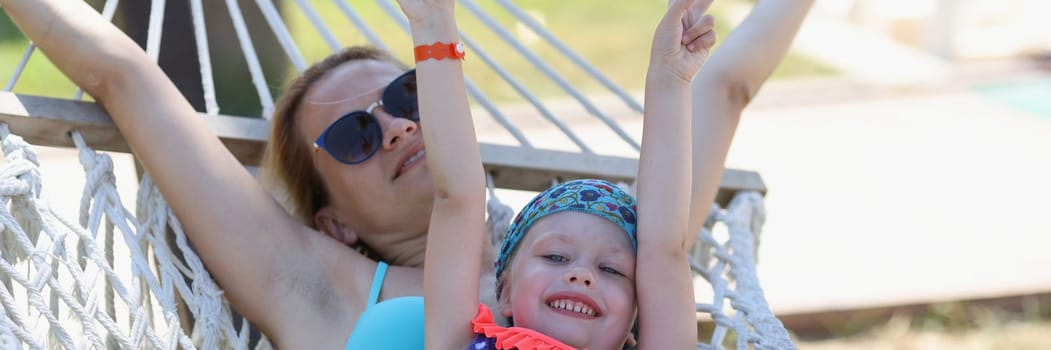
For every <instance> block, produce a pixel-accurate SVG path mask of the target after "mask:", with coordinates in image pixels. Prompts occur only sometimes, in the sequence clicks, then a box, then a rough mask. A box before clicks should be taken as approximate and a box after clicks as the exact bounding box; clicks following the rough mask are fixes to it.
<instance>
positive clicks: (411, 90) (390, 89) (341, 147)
mask: <svg viewBox="0 0 1051 350" xmlns="http://www.w3.org/2000/svg"><path fill="white" fill-rule="evenodd" d="M376 107H383V110H384V111H386V112H387V113H388V114H390V115H392V116H395V117H398V118H405V119H408V120H411V121H414V122H418V121H420V104H419V100H417V99H416V70H415V69H413V70H410V71H408V72H405V73H404V74H402V75H400V76H398V77H397V78H395V79H394V80H393V81H391V83H390V85H387V88H386V89H384V90H383V95H382V96H380V100H379V101H376V102H373V103H372V104H370V105H369V107H368V108H366V109H365V110H357V111H353V112H350V113H347V114H346V115H344V116H342V117H339V119H336V121H334V122H332V124H329V126H328V127H327V128H325V131H322V132H321V136H318V138H317V140H316V141H314V157H315V159H316V158H317V150H318V149H319V148H320V149H323V150H325V152H328V154H329V155H331V156H332V158H336V160H338V161H340V162H342V163H345V164H358V163H361V162H364V161H366V160H369V158H372V155H374V154H376V151H379V149H380V145H381V144H383V129H382V128H380V124H379V121H378V120H377V119H376V116H374V115H372V111H373V110H375V109H376Z"/></svg>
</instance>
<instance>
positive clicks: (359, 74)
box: [297, 60, 433, 259]
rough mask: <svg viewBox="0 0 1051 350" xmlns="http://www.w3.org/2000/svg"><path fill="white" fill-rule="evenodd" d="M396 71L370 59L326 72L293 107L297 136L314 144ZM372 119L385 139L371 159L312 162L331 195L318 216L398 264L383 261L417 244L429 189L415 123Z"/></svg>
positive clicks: (318, 158)
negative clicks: (329, 218) (325, 216)
mask: <svg viewBox="0 0 1051 350" xmlns="http://www.w3.org/2000/svg"><path fill="white" fill-rule="evenodd" d="M401 73H403V71H402V70H401V69H399V68H398V67H396V66H394V65H392V64H390V63H386V62H381V61H375V60H356V61H350V62H347V63H344V64H342V65H340V66H338V67H336V68H334V69H332V70H331V71H329V72H328V73H326V74H325V75H324V76H323V77H322V78H321V79H319V80H318V81H317V82H315V83H314V85H313V86H311V87H310V89H309V90H308V91H307V93H306V94H305V95H304V97H303V100H302V101H301V103H300V105H299V110H298V115H297V117H298V118H300V121H301V122H300V123H299V125H300V130H299V132H300V133H301V136H303V137H302V138H303V139H304V140H305V142H310V143H313V142H314V140H316V139H317V138H318V136H319V135H321V133H322V132H323V131H324V130H325V129H326V128H327V127H328V126H329V125H330V124H332V122H334V121H336V120H337V119H339V118H340V117H342V116H344V115H346V114H348V113H350V112H352V111H358V110H365V109H366V108H368V107H369V105H370V104H372V103H373V102H376V101H377V100H379V98H380V96H381V94H382V93H383V90H384V88H386V87H387V85H388V84H390V82H391V80H393V79H394V78H396V77H398V76H399V75H400V74H401ZM372 115H373V116H374V117H375V118H376V121H377V122H378V124H379V126H380V128H381V129H382V135H383V137H382V143H381V144H380V146H379V149H378V150H377V151H376V153H375V154H373V155H372V157H370V158H368V159H367V160H365V161H364V162H361V163H358V164H345V163H342V162H340V161H338V160H336V159H335V158H333V157H332V156H331V155H330V154H328V153H327V152H325V151H324V150H320V149H318V150H317V151H316V152H314V155H313V157H315V159H314V164H315V167H316V168H317V170H318V172H319V173H320V174H321V178H322V180H323V181H324V183H325V185H326V186H327V188H328V190H329V193H330V203H329V204H328V205H327V206H326V208H322V211H325V212H326V213H333V214H331V215H334V216H335V217H334V218H333V219H335V220H336V221H338V222H339V223H340V224H342V225H345V226H346V227H347V228H348V229H350V230H352V231H353V233H354V234H355V235H356V237H357V238H358V239H360V240H362V241H364V242H365V243H366V244H368V245H369V246H370V247H372V248H373V249H375V250H377V251H378V252H379V253H380V254H381V255H383V256H384V257H389V258H391V259H396V258H394V257H390V256H389V255H390V254H392V253H393V252H391V250H394V251H402V250H405V249H404V248H402V247H398V246H397V244H399V243H404V242H412V241H423V239H424V235H425V233H426V231H427V224H428V221H429V219H430V214H431V201H432V198H433V187H432V184H431V178H430V174H429V172H428V170H427V159H426V154H425V152H424V148H423V137H422V134H421V133H420V126H419V124H418V123H416V122H413V121H411V120H409V119H404V118H396V117H394V116H391V115H390V114H388V113H387V112H386V110H384V109H383V107H378V108H375V109H374V110H372ZM335 142H338V140H335ZM424 242H425V241H424ZM420 249H421V250H420V252H422V247H420ZM395 255H396V254H395ZM419 255H420V256H421V259H422V254H419Z"/></svg>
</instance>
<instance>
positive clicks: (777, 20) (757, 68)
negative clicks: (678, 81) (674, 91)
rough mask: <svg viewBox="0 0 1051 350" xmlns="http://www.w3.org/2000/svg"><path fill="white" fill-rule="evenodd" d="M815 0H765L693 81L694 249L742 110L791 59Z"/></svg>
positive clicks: (692, 217) (691, 243) (690, 242)
mask: <svg viewBox="0 0 1051 350" xmlns="http://www.w3.org/2000/svg"><path fill="white" fill-rule="evenodd" d="M812 3H813V0H759V1H758V2H757V3H756V5H755V8H753V9H752V12H751V13H750V14H749V15H748V17H747V18H745V20H744V22H742V23H741V25H739V26H738V27H737V28H736V29H735V30H734V31H733V32H732V33H730V36H729V37H728V38H726V40H724V41H723V43H722V45H721V46H719V49H718V50H716V51H715V53H714V54H712V58H711V59H710V60H708V63H706V64H705V66H704V69H703V70H701V72H700V74H698V76H697V79H696V80H694V82H693V104H694V105H695V106H703V107H702V108H695V109H694V110H693V150H694V152H693V193H692V194H691V196H690V198H691V200H690V233H691V234H690V236H689V237H688V238H687V242H686V243H687V246H688V247H689V246H693V243H694V241H695V240H696V239H697V233H698V232H700V230H701V226H703V225H704V220H705V219H706V218H707V217H708V211H709V210H710V209H711V207H712V201H714V200H715V194H716V192H718V190H719V181H720V179H721V178H722V174H723V170H724V168H725V163H726V153H727V152H728V151H729V150H730V142H731V141H732V140H733V135H734V131H735V130H737V122H738V121H739V120H740V117H741V110H743V109H744V107H745V106H747V105H748V103H749V102H750V101H751V100H752V97H753V96H755V94H756V92H758V91H759V87H761V86H762V85H763V82H765V81H766V78H767V77H769V76H770V74H772V73H773V72H774V68H777V65H778V64H779V63H781V59H783V58H784V57H785V54H786V53H787V52H788V48H789V46H790V45H791V44H792V39H793V38H794V37H795V35H796V32H798V31H799V26H800V24H801V23H803V18H805V17H806V14H807V11H808V10H809V9H810V5H811V4H812Z"/></svg>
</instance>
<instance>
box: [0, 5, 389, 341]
mask: <svg viewBox="0 0 1051 350" xmlns="http://www.w3.org/2000/svg"><path fill="white" fill-rule="evenodd" d="M0 4H2V5H3V10H4V11H6V12H7V13H8V14H9V15H10V17H11V18H12V19H13V20H14V22H15V23H16V24H17V25H18V26H19V28H21V30H22V31H23V32H24V33H25V34H26V36H27V37H29V38H30V39H31V40H33V41H34V42H35V44H36V45H37V47H38V48H39V49H40V50H42V51H43V52H44V54H45V55H47V57H48V58H49V59H50V60H51V61H52V62H53V63H54V64H55V65H56V66H57V67H58V68H59V69H60V70H61V71H62V72H63V73H65V74H66V76H68V77H69V78H70V79H72V80H73V82H74V83H76V84H77V85H78V86H80V87H81V88H83V89H84V91H85V92H87V93H88V94H90V95H92V96H93V97H94V98H95V99H96V100H97V101H98V103H99V104H100V105H101V106H102V107H103V108H104V109H105V110H106V111H107V112H108V113H109V115H110V116H111V117H112V118H113V121H114V122H115V123H116V125H117V126H118V128H119V129H120V131H121V133H122V134H123V136H124V138H125V140H126V141H127V142H128V144H129V145H130V146H131V148H132V150H133V151H134V152H135V154H136V156H137V157H138V158H139V160H140V161H141V162H142V164H143V166H144V167H145V168H146V170H147V171H149V173H150V174H151V176H152V177H153V179H154V182H155V183H156V184H157V186H158V188H159V189H160V190H161V192H162V193H163V194H164V196H165V198H166V199H167V200H168V202H169V203H170V205H171V207H172V209H173V210H174V211H175V213H176V215H177V216H178V217H179V218H180V219H181V221H182V224H183V226H184V227H185V228H186V232H187V234H188V235H189V236H190V238H191V240H192V241H193V244H194V247H195V248H196V249H197V251H198V253H199V254H200V255H201V257H202V258H203V260H204V262H205V263H206V264H207V266H208V269H209V271H210V272H211V273H212V274H213V275H214V276H215V278H216V280H217V281H218V282H219V284H220V285H221V286H222V287H223V288H224V289H225V290H226V293H227V296H228V297H229V299H230V300H231V301H232V302H233V303H234V305H235V306H236V307H237V309H238V311H239V312H240V313H242V314H243V315H245V316H246V317H248V318H249V319H251V320H252V321H253V322H255V323H257V324H259V325H260V326H261V327H262V328H263V329H264V330H268V331H270V332H271V333H270V335H271V337H279V336H281V334H274V333H273V332H275V331H277V330H283V329H285V328H284V327H276V324H275V323H277V322H295V321H297V320H295V319H292V318H293V317H291V316H287V317H286V316H282V315H295V314H303V312H302V311H299V312H298V313H295V312H288V311H292V310H301V309H304V308H306V309H308V310H312V309H311V308H317V307H318V305H320V303H321V301H317V300H310V299H308V298H302V297H301V296H299V295H295V294H294V293H291V292H292V291H293V288H295V286H293V282H298V283H304V284H309V283H322V286H321V287H317V288H324V287H323V286H324V285H325V284H324V283H327V282H326V280H325V279H324V278H322V276H321V273H320V272H317V271H321V270H322V269H317V268H316V267H317V266H318V265H320V262H319V260H320V259H324V257H325V256H331V255H333V254H327V255H326V254H324V253H319V252H318V251H314V253H308V252H310V251H311V250H310V249H316V248H315V247H312V245H313V246H318V244H312V243H311V241H312V240H314V239H316V238H317V237H322V235H308V234H304V233H303V232H300V231H306V230H308V228H307V227H306V226H304V225H300V224H297V223H296V222H295V221H294V220H293V219H292V217H291V216H290V215H289V214H288V213H286V212H285V211H284V210H283V209H282V208H281V207H280V206H279V205H278V204H277V203H276V202H275V201H274V200H273V199H272V198H271V197H270V196H269V195H268V194H267V193H266V192H265V191H264V190H263V188H262V187H261V186H260V185H259V184H258V183H257V182H256V180H255V179H254V178H253V177H252V176H251V175H250V174H249V173H248V172H247V171H245V169H244V168H243V167H242V166H241V164H240V163H239V162H238V161H237V160H236V159H235V158H234V157H233V155H232V154H231V153H230V152H229V151H228V150H227V149H226V148H225V147H224V146H223V144H222V143H220V141H219V139H218V138H217V137H216V135H215V133H214V132H213V131H212V130H211V129H210V128H209V127H208V125H207V124H206V123H205V121H204V120H203V119H202V118H200V117H199V116H198V115H197V113H196V112H195V111H194V110H193V108H192V107H191V106H190V104H189V103H188V102H187V101H186V100H185V99H184V98H183V96H182V95H181V94H180V93H179V91H178V90H177V89H176V88H175V86H174V85H173V84H172V83H171V82H170V81H169V80H168V78H167V77H166V76H165V75H164V73H163V72H162V71H161V69H160V68H159V67H158V66H157V65H156V64H154V63H153V60H152V59H150V58H149V57H148V56H147V55H146V54H145V53H144V52H143V51H142V49H140V48H139V47H138V46H137V45H136V44H135V43H134V42H133V41H132V40H131V39H130V38H128V37H127V36H126V35H124V34H123V33H122V32H120V31H119V30H118V29H117V28H116V27H114V26H113V25H111V24H110V23H108V22H106V21H105V20H104V19H103V18H102V16H101V15H99V13H98V12H96V11H95V10H94V9H92V8H91V7H89V6H88V5H87V4H86V3H84V2H83V1H59V0H32V1H30V0H0ZM329 250H331V249H329ZM361 260H365V259H364V258H362V259H361ZM359 265H361V264H359ZM362 270H363V273H365V274H367V276H363V278H361V279H359V280H367V279H368V278H369V276H371V273H372V270H371V269H367V268H365V269H362ZM289 276H297V277H296V278H288V277H289ZM365 288H367V287H365ZM307 303H314V304H313V305H308V304H307Z"/></svg>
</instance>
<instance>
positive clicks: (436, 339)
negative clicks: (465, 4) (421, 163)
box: [399, 0, 485, 349]
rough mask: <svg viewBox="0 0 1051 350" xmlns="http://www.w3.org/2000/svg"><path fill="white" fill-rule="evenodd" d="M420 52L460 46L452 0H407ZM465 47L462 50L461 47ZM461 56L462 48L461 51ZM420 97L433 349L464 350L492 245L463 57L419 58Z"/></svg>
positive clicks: (405, 5) (428, 333)
mask: <svg viewBox="0 0 1051 350" xmlns="http://www.w3.org/2000/svg"><path fill="white" fill-rule="evenodd" d="M399 4H400V5H401V8H402V11H404V12H405V14H406V16H408V18H409V21H410V23H411V27H412V39H413V42H414V43H415V45H416V46H417V47H421V46H425V45H434V46H433V47H434V48H435V50H439V51H446V50H449V49H450V47H449V45H453V49H454V50H455V48H456V46H455V43H457V42H458V41H459V39H458V38H459V34H458V32H457V29H456V20H455V18H454V14H453V7H454V6H453V1H452V0H433V1H427V0H399ZM460 47H462V46H460ZM454 52H455V51H454ZM416 75H417V93H418V96H419V99H420V120H421V127H422V130H423V139H424V144H425V145H426V149H427V166H428V167H429V169H430V173H431V178H432V179H433V183H434V210H433V212H432V214H431V222H430V227H429V229H428V239H427V255H426V260H425V263H424V269H423V271H424V277H423V285H424V286H423V290H424V308H425V313H424V314H425V334H426V336H425V339H426V342H427V348H428V349H456V348H463V347H464V346H466V345H467V344H468V343H469V342H470V339H471V338H470V337H471V328H470V327H471V326H470V325H471V319H472V318H473V317H474V315H475V313H476V312H477V310H478V301H479V298H478V276H479V275H480V274H481V255H482V244H483V242H484V241H485V177H484V173H483V170H482V157H481V154H480V153H479V150H478V141H477V140H476V139H475V134H474V124H473V122H472V119H471V110H470V107H469V105H468V102H467V89H466V87H465V85H464V78H463V63H462V62H461V61H460V60H458V59H455V58H452V57H449V58H444V59H435V58H424V57H417V63H416Z"/></svg>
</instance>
